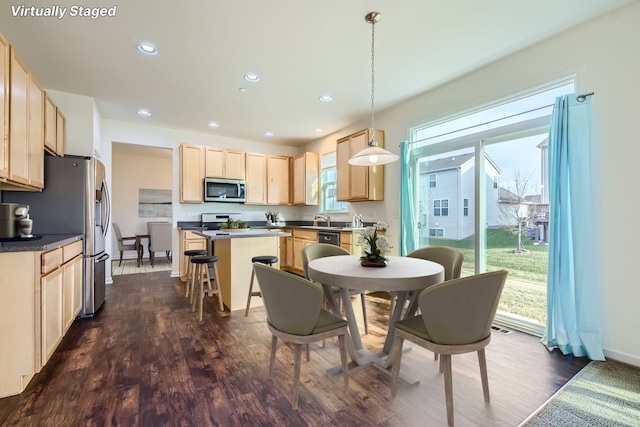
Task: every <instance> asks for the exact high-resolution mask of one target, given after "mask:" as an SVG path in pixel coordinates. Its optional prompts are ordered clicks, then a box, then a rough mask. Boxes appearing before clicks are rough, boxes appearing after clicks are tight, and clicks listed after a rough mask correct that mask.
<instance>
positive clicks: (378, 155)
mask: <svg viewBox="0 0 640 427" xmlns="http://www.w3.org/2000/svg"><path fill="white" fill-rule="evenodd" d="M381 19H382V15H381V14H380V13H379V12H370V13H368V14H367V15H366V16H365V17H364V20H365V21H367V22H368V23H369V24H371V132H370V139H369V146H368V147H367V148H365V149H364V150H362V151H360V152H359V153H357V154H356V155H354V156H353V157H351V158H350V159H349V164H350V165H354V166H376V165H385V164H387V163H391V162H395V161H396V160H398V156H397V155H396V154H393V153H391V152H389V151H387V150H385V149H384V148H382V147H379V146H378V141H376V132H375V109H374V105H375V104H374V97H375V89H376V85H375V83H376V80H375V68H374V66H375V49H374V47H375V40H376V38H375V33H376V22H380V20H381Z"/></svg>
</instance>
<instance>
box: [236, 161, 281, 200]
mask: <svg viewBox="0 0 640 427" xmlns="http://www.w3.org/2000/svg"><path fill="white" fill-rule="evenodd" d="M245 165H246V166H245V174H246V181H247V201H246V203H247V204H252V205H289V204H290V201H289V182H290V173H291V166H290V165H291V157H286V156H275V155H266V154H259V153H246V155H245Z"/></svg>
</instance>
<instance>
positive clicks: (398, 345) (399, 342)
mask: <svg viewBox="0 0 640 427" xmlns="http://www.w3.org/2000/svg"><path fill="white" fill-rule="evenodd" d="M403 345H404V338H402V337H396V342H395V344H394V346H393V353H394V354H393V374H392V376H391V397H392V398H393V397H396V393H397V392H398V378H399V377H400V362H401V359H402V346H403Z"/></svg>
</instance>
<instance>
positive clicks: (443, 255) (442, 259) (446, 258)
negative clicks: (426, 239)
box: [407, 246, 464, 280]
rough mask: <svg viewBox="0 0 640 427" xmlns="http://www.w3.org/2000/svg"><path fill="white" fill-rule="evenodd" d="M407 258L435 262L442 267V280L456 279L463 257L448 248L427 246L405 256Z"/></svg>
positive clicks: (456, 251)
mask: <svg viewBox="0 0 640 427" xmlns="http://www.w3.org/2000/svg"><path fill="white" fill-rule="evenodd" d="M407 256H408V257H412V258H421V259H426V260H428V261H433V262H437V263H438V264H440V265H442V266H443V267H444V280H451V279H457V278H459V277H460V271H461V270H462V261H464V255H463V254H462V252H460V251H459V250H457V249H456V248H452V247H449V246H427V247H424V248H420V249H416V250H415V251H413V252H411V253H410V254H407Z"/></svg>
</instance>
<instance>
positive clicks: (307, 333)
mask: <svg viewBox="0 0 640 427" xmlns="http://www.w3.org/2000/svg"><path fill="white" fill-rule="evenodd" d="M253 269H254V271H255V273H256V277H257V279H258V282H259V283H260V290H261V292H262V299H263V301H264V305H265V309H266V312H267V326H268V327H269V331H270V332H271V335H272V339H271V358H270V362H269V378H273V372H274V364H275V359H276V347H277V344H278V338H280V339H281V340H283V341H285V342H289V343H292V344H293V345H294V364H293V397H292V399H291V407H292V408H293V409H298V395H299V384H300V364H301V359H302V346H307V345H309V344H310V343H313V342H317V341H321V340H324V339H326V338H332V337H338V341H339V347H340V359H341V361H342V374H343V379H344V390H345V393H346V392H348V389H349V369H348V365H347V363H348V362H347V347H346V343H345V336H346V335H347V321H346V320H344V319H342V318H340V317H338V316H336V315H334V314H332V313H329V312H328V311H326V310H323V309H322V301H323V298H324V291H323V290H322V287H321V286H320V285H318V284H317V283H313V282H311V281H309V280H307V279H304V278H302V277H298V276H295V275H293V274H290V273H287V272H284V271H280V270H277V269H275V268H273V267H271V266H268V265H265V264H261V263H258V262H256V263H254V264H253Z"/></svg>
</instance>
